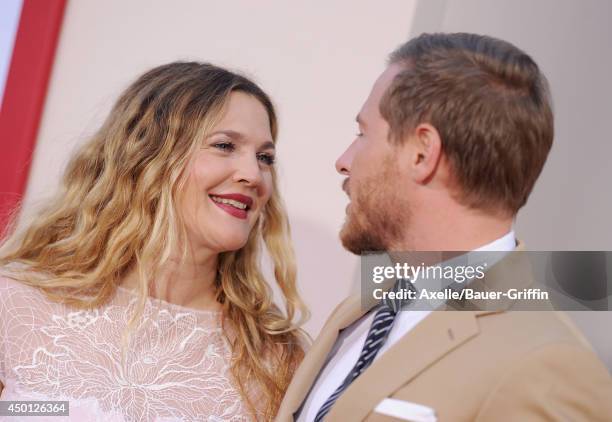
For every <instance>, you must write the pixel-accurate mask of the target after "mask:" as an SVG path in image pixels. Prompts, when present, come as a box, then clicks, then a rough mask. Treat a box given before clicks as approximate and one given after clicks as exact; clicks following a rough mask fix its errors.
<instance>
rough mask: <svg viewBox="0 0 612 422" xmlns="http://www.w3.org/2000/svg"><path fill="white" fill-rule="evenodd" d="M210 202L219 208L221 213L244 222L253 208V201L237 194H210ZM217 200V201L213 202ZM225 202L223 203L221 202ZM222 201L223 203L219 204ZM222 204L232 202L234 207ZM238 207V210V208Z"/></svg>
mask: <svg viewBox="0 0 612 422" xmlns="http://www.w3.org/2000/svg"><path fill="white" fill-rule="evenodd" d="M209 197H210V200H211V201H213V202H214V203H215V205H216V206H218V207H219V208H221V209H222V210H223V211H225V212H227V213H228V214H230V215H231V216H233V217H236V218H240V219H241V220H244V219H246V218H247V214H248V211H249V210H250V208H251V207H252V206H253V199H251V198H250V197H248V196H246V195H242V194H238V193H229V194H223V195H220V194H210V195H209ZM215 199H217V200H215ZM223 200H225V201H223ZM219 201H223V202H219ZM224 202H234V205H236V206H234V205H232V204H228V203H224ZM238 206H240V208H238Z"/></svg>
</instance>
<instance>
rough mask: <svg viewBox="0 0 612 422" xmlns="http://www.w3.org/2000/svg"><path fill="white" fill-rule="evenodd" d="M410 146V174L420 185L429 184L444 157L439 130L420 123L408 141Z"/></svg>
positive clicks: (407, 143)
mask: <svg viewBox="0 0 612 422" xmlns="http://www.w3.org/2000/svg"><path fill="white" fill-rule="evenodd" d="M406 145H409V148H408V151H409V155H410V157H409V161H408V162H409V163H410V174H411V175H412V178H413V180H414V181H415V182H416V183H419V184H425V183H427V182H429V181H430V180H431V179H432V177H433V176H434V175H435V173H436V170H437V168H438V164H439V162H440V158H441V156H442V140H441V139H440V134H439V133H438V130H437V129H436V128H435V127H433V126H432V125H430V124H429V123H420V124H419V125H418V126H417V127H416V128H415V129H414V131H413V132H412V134H411V135H410V137H409V138H408V139H406Z"/></svg>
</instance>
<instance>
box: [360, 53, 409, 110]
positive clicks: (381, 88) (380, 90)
mask: <svg viewBox="0 0 612 422" xmlns="http://www.w3.org/2000/svg"><path fill="white" fill-rule="evenodd" d="M401 70H402V66H401V65H399V64H391V65H389V66H388V67H387V68H386V69H385V71H384V72H383V73H381V74H380V76H379V77H378V79H376V82H374V86H373V87H372V91H370V95H369V96H368V99H367V100H366V102H365V104H364V105H363V108H362V112H364V113H368V112H370V113H371V112H378V107H379V105H380V100H381V98H382V97H383V95H384V94H385V92H386V91H387V88H389V85H391V82H393V79H394V78H395V76H396V75H397V74H398V73H399V72H401Z"/></svg>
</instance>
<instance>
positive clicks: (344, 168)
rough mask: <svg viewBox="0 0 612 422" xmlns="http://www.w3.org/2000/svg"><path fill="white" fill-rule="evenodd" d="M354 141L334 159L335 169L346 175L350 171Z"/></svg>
mask: <svg viewBox="0 0 612 422" xmlns="http://www.w3.org/2000/svg"><path fill="white" fill-rule="evenodd" d="M354 144H355V143H354V142H353V143H352V144H351V145H350V146H349V147H348V148H347V149H346V150H345V151H344V152H343V153H342V155H341V156H340V157H338V159H337V160H336V171H337V172H338V173H340V174H342V175H345V176H348V175H349V174H350V173H351V163H352V162H353V155H354V148H353V146H354Z"/></svg>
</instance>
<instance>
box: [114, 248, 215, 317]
mask: <svg viewBox="0 0 612 422" xmlns="http://www.w3.org/2000/svg"><path fill="white" fill-rule="evenodd" d="M218 257H219V254H218V253H213V252H208V251H200V252H199V253H193V252H191V253H188V254H187V256H186V257H185V259H184V260H183V261H181V260H180V258H178V257H171V258H170V259H168V261H167V262H166V263H165V264H164V265H163V266H162V267H161V268H160V269H159V272H158V274H157V275H156V276H155V278H154V280H151V281H150V283H149V296H151V297H155V298H158V299H161V300H164V301H166V302H169V303H174V304H176V305H180V306H184V307H189V308H194V309H198V310H220V309H221V305H220V304H219V303H218V302H217V301H216V300H215V291H216V289H215V278H216V275H217V265H218ZM138 278H139V277H138V271H137V269H136V268H135V267H134V268H133V269H132V270H130V272H129V273H128V274H127V275H126V277H124V279H123V281H122V283H121V286H122V287H125V288H128V289H130V290H135V291H137V290H138V286H139V279H138Z"/></svg>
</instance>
